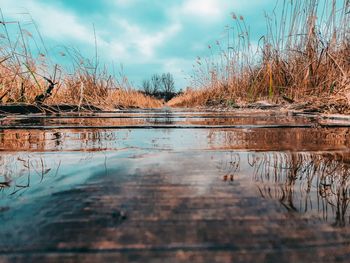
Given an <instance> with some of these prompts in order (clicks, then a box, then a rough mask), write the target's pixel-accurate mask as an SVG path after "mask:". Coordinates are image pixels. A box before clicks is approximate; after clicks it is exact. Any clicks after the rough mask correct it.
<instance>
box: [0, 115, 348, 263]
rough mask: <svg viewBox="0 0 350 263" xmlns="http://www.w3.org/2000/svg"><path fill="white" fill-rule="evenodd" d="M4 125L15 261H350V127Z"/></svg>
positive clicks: (188, 118) (124, 122) (253, 122)
mask: <svg viewBox="0 0 350 263" xmlns="http://www.w3.org/2000/svg"><path fill="white" fill-rule="evenodd" d="M0 122H1V127H2V129H1V130H0V190H1V192H0V222H1V228H0V258H1V259H3V260H4V261H10V262H11V261H16V260H19V261H27V260H29V261H30V260H31V261H36V260H47V261H56V260H58V259H62V257H65V258H66V259H70V260H85V261H94V260H112V259H113V260H119V261H123V260H129V261H143V260H146V259H147V260H152V261H157V260H159V261H160V262H161V260H162V258H164V257H168V258H169V262H171V261H174V262H177V261H184V262H186V261H189V260H190V259H195V260H196V261H201V262H213V261H227V262H229V261H232V260H233V259H236V261H278V262H281V261H290V259H291V258H293V259H295V260H297V261H310V260H311V261H314V260H332V261H334V260H339V261H346V260H347V258H348V256H349V255H350V254H349V253H350V212H349V209H348V205H349V201H350V188H349V186H350V154H349V153H350V152H349V145H350V137H349V136H350V135H349V132H350V128H348V127H347V125H348V124H347V123H346V121H345V120H344V121H342V122H341V123H340V124H341V125H339V123H336V122H335V121H327V120H324V119H320V118H318V117H317V116H311V117H310V116H293V115H291V114H286V113H276V112H275V113H269V114H267V113H262V112H226V113H218V112H194V113H191V112H186V111H179V110H178V111H172V112H171V111H168V112H163V111H139V112H136V111H135V112H134V111H129V112H123V113H104V114H99V115H97V116H96V115H88V116H85V117H82V116H75V115H67V116H63V117H62V116H61V117H57V116H56V117H52V116H51V117H50V116H40V115H33V116H29V117H28V116H17V117H6V118H3V119H0ZM334 123H336V124H337V125H334ZM147 260H146V261H147Z"/></svg>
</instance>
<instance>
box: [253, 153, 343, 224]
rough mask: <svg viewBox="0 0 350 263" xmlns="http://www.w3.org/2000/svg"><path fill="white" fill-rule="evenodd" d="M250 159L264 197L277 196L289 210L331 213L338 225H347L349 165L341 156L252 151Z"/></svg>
mask: <svg viewBox="0 0 350 263" xmlns="http://www.w3.org/2000/svg"><path fill="white" fill-rule="evenodd" d="M248 162H249V164H250V165H251V166H252V167H253V168H254V178H255V180H256V181H257V182H260V183H261V184H258V189H259V192H260V194H261V196H262V197H264V198H272V199H278V200H279V202H280V203H281V204H282V205H283V206H284V207H285V208H286V209H287V210H288V211H296V212H301V213H304V212H308V211H309V210H311V211H313V210H315V209H316V210H318V211H321V212H322V213H323V217H324V219H326V220H327V217H328V216H329V215H328V213H329V212H330V213H332V214H333V215H334V217H335V225H336V226H344V225H345V224H346V218H345V216H346V215H347V214H348V212H347V209H348V206H349V203H350V166H349V165H348V164H346V163H345V162H344V160H343V158H342V156H341V155H337V154H335V155H333V154H327V155H309V154H286V153H275V154H251V155H249V160H248ZM315 202H316V203H315Z"/></svg>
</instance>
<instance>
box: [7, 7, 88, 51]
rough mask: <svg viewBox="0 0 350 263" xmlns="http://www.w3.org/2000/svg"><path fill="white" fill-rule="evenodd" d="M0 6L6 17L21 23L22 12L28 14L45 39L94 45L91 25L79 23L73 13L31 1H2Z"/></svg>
mask: <svg viewBox="0 0 350 263" xmlns="http://www.w3.org/2000/svg"><path fill="white" fill-rule="evenodd" d="M1 6H2V7H4V11H5V16H6V17H10V18H11V19H16V20H18V21H23V12H24V13H28V14H30V15H31V16H32V17H33V19H34V21H35V23H36V24H37V25H38V27H39V30H40V33H41V34H42V35H44V36H45V37H49V38H52V39H55V40H64V41H67V39H68V40H78V41H80V42H85V43H89V44H91V43H94V36H93V29H92V23H91V24H83V23H81V22H80V21H79V19H78V17H77V16H76V15H75V14H74V13H70V12H68V11H66V10H62V9H60V8H58V7H55V6H51V5H47V4H42V3H39V2H38V1H33V0H26V1H24V0H19V1H13V0H2V2H1Z"/></svg>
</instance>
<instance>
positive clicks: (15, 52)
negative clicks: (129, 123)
mask: <svg viewBox="0 0 350 263" xmlns="http://www.w3.org/2000/svg"><path fill="white" fill-rule="evenodd" d="M0 15H1V17H0V104H9V103H30V104H33V103H39V102H38V97H37V96H38V95H40V94H42V98H44V99H43V100H44V101H43V103H45V104H74V105H93V106H98V107H101V108H104V109H113V108H124V107H140V108H145V107H146V108H157V107H161V106H162V104H163V102H162V101H160V100H157V99H154V98H151V97H148V96H146V95H144V94H142V93H141V92H138V91H136V90H134V89H133V88H132V87H131V85H130V84H129V82H128V79H127V78H126V77H125V76H123V75H121V76H120V77H119V78H117V77H114V76H111V75H110V74H109V73H108V70H107V69H106V67H101V66H100V64H99V61H98V55H97V51H96V57H95V58H94V59H86V58H84V57H83V56H82V55H81V54H80V53H79V51H77V50H75V49H69V48H66V49H65V53H64V54H62V56H67V57H68V58H69V59H70V61H71V63H72V66H73V68H74V70H73V72H72V73H69V72H67V71H65V70H64V69H63V67H61V66H59V65H54V64H53V63H52V62H51V59H50V57H49V56H48V52H47V50H46V48H45V43H44V42H43V40H42V37H41V35H40V32H39V31H38V30H37V28H36V27H34V31H35V32H34V33H35V34H34V33H31V32H29V31H28V30H26V29H24V28H23V27H22V25H21V23H19V22H17V21H6V20H5V19H4V16H3V15H2V12H1V10H0ZM32 24H33V25H35V22H34V21H32ZM39 46H41V47H40V48H39ZM33 47H36V48H34V49H33ZM50 82H52V83H53V84H55V85H54V88H53V89H52V92H47V91H48V87H49V85H50Z"/></svg>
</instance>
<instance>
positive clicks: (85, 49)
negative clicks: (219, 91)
mask: <svg viewBox="0 0 350 263" xmlns="http://www.w3.org/2000/svg"><path fill="white" fill-rule="evenodd" d="M275 2H276V1H275V0H99V1H97V0H16V1H14V0H0V7H1V9H2V12H3V13H4V16H5V18H6V19H7V20H18V21H20V22H21V23H22V24H23V26H24V27H26V26H27V27H28V30H30V29H31V25H30V24H28V23H27V22H28V16H27V15H25V14H23V13H27V12H28V13H30V15H31V16H32V17H33V19H34V20H35V22H36V24H37V25H38V28H39V30H40V32H41V34H42V36H43V38H44V41H45V45H46V46H47V48H48V50H49V54H50V55H51V56H52V57H59V55H58V54H60V51H62V46H63V45H65V46H69V47H76V48H78V49H79V50H80V51H81V52H82V54H84V56H86V57H93V54H94V34H93V25H94V26H95V29H96V36H97V43H98V53H99V57H100V61H101V63H105V64H107V65H111V64H112V63H113V64H114V65H116V69H117V70H118V68H119V65H121V64H122V65H123V69H124V73H125V74H126V75H127V77H128V78H129V80H130V81H131V82H132V83H133V85H134V86H136V87H138V86H140V85H141V82H142V80H143V79H146V78H149V77H150V76H151V75H152V74H154V73H162V72H170V73H172V74H173V75H174V76H175V80H176V86H177V88H178V89H179V88H183V87H185V86H186V85H188V83H187V81H186V79H185V78H186V76H188V75H189V74H190V71H191V68H192V65H193V64H194V62H195V59H196V57H197V56H206V55H209V54H210V52H209V50H208V45H209V44H213V43H215V41H216V40H221V39H223V38H224V37H225V34H224V29H225V26H226V25H229V24H230V23H233V22H232V19H231V15H230V14H231V13H232V12H235V13H236V14H238V15H242V16H244V18H245V20H246V21H247V24H249V25H250V28H251V33H252V36H253V40H254V39H255V40H257V39H259V38H260V36H262V35H263V34H264V30H265V23H264V11H271V9H272V8H273V7H274V4H275ZM63 59H64V58H61V60H62V61H63Z"/></svg>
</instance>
